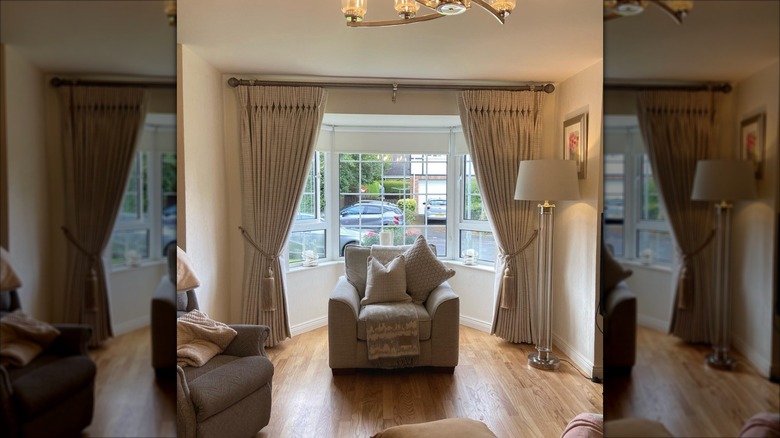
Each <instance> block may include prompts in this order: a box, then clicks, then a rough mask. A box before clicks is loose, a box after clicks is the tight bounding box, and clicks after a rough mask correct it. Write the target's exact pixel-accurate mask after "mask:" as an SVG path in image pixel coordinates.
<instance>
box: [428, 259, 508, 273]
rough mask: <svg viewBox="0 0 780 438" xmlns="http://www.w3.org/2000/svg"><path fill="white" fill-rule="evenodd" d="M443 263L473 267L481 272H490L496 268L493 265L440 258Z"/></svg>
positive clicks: (467, 267)
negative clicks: (471, 263)
mask: <svg viewBox="0 0 780 438" xmlns="http://www.w3.org/2000/svg"><path fill="white" fill-rule="evenodd" d="M441 261H442V262H444V263H445V264H450V265H455V266H457V267H459V268H460V267H464V268H466V269H474V270H477V271H483V272H492V273H495V272H496V269H495V268H494V267H493V265H487V264H480V263H477V264H476V265H467V264H465V263H463V261H462V260H441Z"/></svg>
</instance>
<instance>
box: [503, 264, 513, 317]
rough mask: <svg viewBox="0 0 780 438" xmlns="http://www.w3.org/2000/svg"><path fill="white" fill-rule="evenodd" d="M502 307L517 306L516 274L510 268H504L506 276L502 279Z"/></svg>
mask: <svg viewBox="0 0 780 438" xmlns="http://www.w3.org/2000/svg"><path fill="white" fill-rule="evenodd" d="M501 289H502V293H501V308H502V309H511V308H513V307H515V292H516V288H515V276H514V275H512V271H510V270H509V268H506V269H504V278H503V279H502V288H501Z"/></svg>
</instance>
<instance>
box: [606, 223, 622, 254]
mask: <svg viewBox="0 0 780 438" xmlns="http://www.w3.org/2000/svg"><path fill="white" fill-rule="evenodd" d="M623 232H624V231H623V224H610V223H607V224H605V225H604V243H605V244H606V245H609V246H611V247H612V248H611V250H612V255H614V256H615V257H623V255H624V252H625V250H624V249H623Z"/></svg>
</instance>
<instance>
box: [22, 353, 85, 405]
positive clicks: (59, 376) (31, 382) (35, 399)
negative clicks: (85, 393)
mask: <svg viewBox="0 0 780 438" xmlns="http://www.w3.org/2000/svg"><path fill="white" fill-rule="evenodd" d="M37 361H40V362H41V363H43V364H44V365H42V366H38V367H36V366H35V362H37ZM30 366H33V367H34V368H33V370H32V371H30V372H28V373H25V374H23V375H21V376H19V377H18V378H14V376H11V380H12V383H11V386H12V388H13V391H14V398H15V399H16V402H17V405H18V407H19V413H20V415H21V416H22V418H24V419H29V418H34V417H36V416H38V415H39V414H41V413H43V412H45V411H47V410H49V409H51V408H52V407H54V406H57V405H59V404H60V403H62V402H63V401H64V400H66V399H67V398H68V397H70V396H72V395H73V394H75V393H77V392H79V391H81V390H82V389H84V388H86V387H88V386H89V385H91V384H93V382H94V381H95V373H96V371H97V369H96V367H95V363H94V362H92V360H91V359H90V358H89V357H88V356H69V357H61V358H56V359H55V358H54V357H53V356H41V357H39V358H36V359H35V360H33V362H32V363H31V364H30Z"/></svg>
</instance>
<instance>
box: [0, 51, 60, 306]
mask: <svg viewBox="0 0 780 438" xmlns="http://www.w3.org/2000/svg"><path fill="white" fill-rule="evenodd" d="M3 77H4V80H5V91H6V102H7V109H6V117H7V119H6V128H7V132H6V134H5V135H6V136H7V137H6V138H7V147H8V150H7V154H8V155H7V159H8V200H7V202H8V211H9V213H8V214H9V217H8V227H9V248H8V250H9V253H10V254H11V255H12V257H13V260H14V262H15V263H14V268H15V269H16V271H17V273H18V275H19V277H20V279H21V280H22V287H21V288H20V289H19V295H20V298H21V301H22V309H24V311H25V312H26V313H27V314H29V315H31V316H33V317H34V318H37V319H42V320H48V321H50V320H51V318H52V315H51V311H52V310H51V309H52V308H53V306H52V305H51V303H50V297H51V291H50V288H51V287H52V286H53V284H55V283H52V282H50V281H49V278H50V277H49V275H48V274H49V270H48V263H49V258H48V255H49V252H48V246H49V240H50V237H51V236H50V234H49V228H48V217H49V214H50V207H49V202H48V201H49V196H48V182H49V178H48V173H47V172H46V126H45V123H44V121H45V117H44V116H45V110H44V108H45V98H44V89H45V87H46V83H45V78H44V75H43V72H41V71H40V70H39V69H38V68H36V67H35V66H34V65H33V64H32V63H31V62H30V61H28V60H27V59H25V58H24V57H22V55H21V54H19V52H18V51H17V50H15V49H14V48H13V47H12V46H8V45H6V46H5V72H4V75H3Z"/></svg>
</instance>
